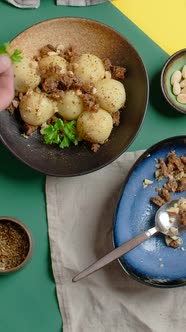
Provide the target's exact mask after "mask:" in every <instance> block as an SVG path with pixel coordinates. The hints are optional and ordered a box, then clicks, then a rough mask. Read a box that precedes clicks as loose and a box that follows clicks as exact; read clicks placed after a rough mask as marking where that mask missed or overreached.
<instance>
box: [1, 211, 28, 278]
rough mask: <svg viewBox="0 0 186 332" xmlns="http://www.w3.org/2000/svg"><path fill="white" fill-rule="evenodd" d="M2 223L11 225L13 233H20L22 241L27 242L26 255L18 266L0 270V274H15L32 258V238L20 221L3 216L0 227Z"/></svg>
mask: <svg viewBox="0 0 186 332" xmlns="http://www.w3.org/2000/svg"><path fill="white" fill-rule="evenodd" d="M2 223H4V224H8V225H12V227H13V228H14V231H15V229H16V230H17V231H19V232H21V234H23V236H24V239H25V240H26V241H28V243H27V244H28V250H27V253H26V255H25V257H24V259H23V260H22V261H21V262H20V263H19V264H18V265H16V266H15V267H12V268H7V269H6V268H5V269H2V268H0V274H7V273H11V272H16V271H18V270H20V269H22V268H23V267H24V266H25V265H26V264H27V263H28V262H29V260H30V258H31V256H32V250H33V242H32V236H31V233H30V231H29V230H28V228H27V227H26V226H25V225H24V224H23V223H22V222H21V221H19V220H17V219H14V218H11V217H6V216H5V217H0V225H2ZM10 227H11V226H10Z"/></svg>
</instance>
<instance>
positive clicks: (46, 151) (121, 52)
mask: <svg viewBox="0 0 186 332" xmlns="http://www.w3.org/2000/svg"><path fill="white" fill-rule="evenodd" d="M46 44H52V45H54V46H57V45H59V44H63V45H64V47H65V48H66V47H69V46H72V47H73V48H74V50H75V51H76V52H78V53H92V54H95V55H97V56H99V57H100V58H102V59H103V58H109V59H110V60H111V62H112V64H114V65H119V66H124V67H126V69H127V75H126V78H125V79H124V84H125V89H126V96H127V101H126V105H125V109H124V110H123V112H121V119H120V125H119V126H118V127H115V128H114V129H113V131H112V133H111V136H110V138H109V140H108V142H107V143H106V144H103V145H102V146H101V147H100V149H99V150H98V151H97V152H96V153H94V152H92V151H91V150H90V147H89V146H87V145H86V144H84V143H82V142H81V143H79V144H78V146H71V147H70V148H67V149H64V150H62V149H59V148H58V147H55V146H50V145H46V144H44V143H43V140H42V137H41V135H40V133H39V132H35V133H34V134H33V135H32V137H29V138H28V139H25V138H24V137H23V136H22V135H21V124H20V121H19V119H17V118H16V115H15V114H13V115H11V114H9V112H7V111H3V112H1V113H0V138H1V140H2V142H3V143H4V144H5V146H6V147H7V148H8V149H9V150H10V151H11V152H12V153H13V154H14V155H15V156H16V157H17V158H18V159H20V160H21V161H22V162H24V163H25V164H26V165H28V166H30V167H31V168H33V169H35V170H37V171H40V172H42V173H44V174H48V175H53V176H63V177H67V176H75V175H82V174H86V173H90V172H93V171H95V170H98V169H100V168H102V167H104V166H106V165H108V164H109V163H111V162H112V161H114V160H115V159H116V158H118V157H119V156H120V155H121V154H122V153H123V152H124V151H125V150H126V149H127V148H128V147H129V145H130V144H131V143H132V142H133V140H134V139H135V137H136V136H137V134H138V132H139V130H140V128H141V126H142V123H143V120H144V117H145V113H146V107H147V103H148V96H149V81H148V76H147V72H146V68H145V66H144V63H143V61H142V59H141V57H140V55H139V54H138V53H137V51H136V49H135V48H134V46H133V45H132V44H131V43H130V42H129V41H128V40H127V39H126V38H125V37H124V36H122V35H121V34H119V33H118V32H117V31H115V30H113V29H112V28H111V27H109V26H106V25H104V24H102V23H99V22H96V21H92V20H88V19H84V18H75V17H65V18H56V19H51V20H46V21H44V22H41V23H39V24H36V25H34V26H32V27H30V28H28V29H27V30H25V31H24V32H22V33H21V34H19V35H18V36H17V37H16V38H14V40H12V42H11V48H12V50H13V49H16V48H18V49H20V50H22V51H23V54H24V55H25V56H31V57H32V56H34V55H36V54H37V53H38V50H39V49H40V48H41V47H43V46H44V45H46Z"/></svg>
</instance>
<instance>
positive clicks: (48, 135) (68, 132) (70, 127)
mask: <svg viewBox="0 0 186 332" xmlns="http://www.w3.org/2000/svg"><path fill="white" fill-rule="evenodd" d="M43 133H44V142H45V143H46V144H57V145H59V147H60V148H61V149H64V148H68V147H69V146H70V144H71V143H74V144H77V137H78V136H77V134H76V121H75V120H72V121H69V122H67V123H64V122H63V120H62V119H59V118H57V119H56V121H55V124H54V125H52V124H50V125H49V126H48V127H46V128H45V129H44V130H43Z"/></svg>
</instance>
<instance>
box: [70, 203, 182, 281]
mask: <svg viewBox="0 0 186 332" xmlns="http://www.w3.org/2000/svg"><path fill="white" fill-rule="evenodd" d="M178 201H179V199H178V200H171V201H169V202H167V203H165V204H164V205H162V206H161V207H160V208H159V209H158V211H157V212H156V215H155V226H154V227H152V228H150V229H148V230H147V231H145V232H143V233H141V234H139V235H137V236H136V237H134V238H132V239H131V240H129V241H127V242H125V243H123V244H122V245H121V246H119V247H117V248H115V249H114V250H112V251H111V252H109V253H108V254H107V255H105V256H103V257H102V258H101V259H99V260H97V261H96V262H95V263H93V264H91V265H90V266H89V267H87V268H86V269H84V270H83V271H82V272H80V273H79V274H78V275H76V276H75V277H74V278H73V279H72V281H73V282H76V281H79V280H81V279H83V278H85V277H87V276H89V275H90V274H92V273H94V272H96V271H98V270H99V269H101V268H102V267H104V266H106V265H107V264H109V263H111V262H112V261H114V260H115V259H118V258H120V257H121V256H123V255H124V254H126V253H128V252H129V251H131V250H132V249H134V248H136V247H137V246H138V245H140V244H141V243H143V242H144V241H146V240H147V239H149V238H150V237H151V236H153V235H155V234H156V233H162V234H164V235H167V236H170V237H171V236H174V235H175V233H174V232H173V230H176V231H177V232H176V233H177V236H178V235H179V234H181V233H182V232H183V231H184V230H185V226H182V225H180V224H179V221H178V217H177V215H176V214H175V218H171V216H170V214H169V210H170V209H172V208H174V207H175V206H176V204H177V203H178Z"/></svg>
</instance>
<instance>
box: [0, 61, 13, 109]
mask: <svg viewBox="0 0 186 332" xmlns="http://www.w3.org/2000/svg"><path fill="white" fill-rule="evenodd" d="M13 98H14V74H13V67H12V64H11V61H10V58H9V57H8V56H7V55H1V56H0V111H2V110H4V109H5V108H6V107H7V106H8V105H9V104H10V103H11V101H12V99H13Z"/></svg>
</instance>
